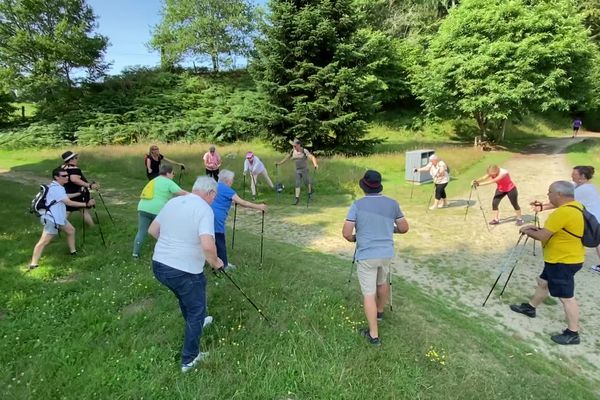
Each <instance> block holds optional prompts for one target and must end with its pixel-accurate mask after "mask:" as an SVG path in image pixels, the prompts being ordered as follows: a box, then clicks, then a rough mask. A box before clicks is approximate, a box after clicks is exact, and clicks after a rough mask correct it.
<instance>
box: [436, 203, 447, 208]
mask: <svg viewBox="0 0 600 400" xmlns="http://www.w3.org/2000/svg"><path fill="white" fill-rule="evenodd" d="M437 208H448V204H442V205H440V206H437Z"/></svg>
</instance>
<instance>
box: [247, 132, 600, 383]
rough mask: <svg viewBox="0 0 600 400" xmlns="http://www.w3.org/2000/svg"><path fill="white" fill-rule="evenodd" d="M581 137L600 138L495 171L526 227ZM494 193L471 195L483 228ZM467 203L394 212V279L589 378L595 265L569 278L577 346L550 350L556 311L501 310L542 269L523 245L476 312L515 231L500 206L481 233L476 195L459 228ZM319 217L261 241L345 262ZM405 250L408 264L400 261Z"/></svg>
mask: <svg viewBox="0 0 600 400" xmlns="http://www.w3.org/2000/svg"><path fill="white" fill-rule="evenodd" d="M588 137H595V138H598V137H600V135H599V134H593V133H592V134H586V135H582V136H581V137H578V138H577V139H571V138H557V139H544V140H542V141H540V142H538V143H536V144H534V145H532V146H530V147H528V148H527V149H526V151H525V152H523V153H522V154H517V155H515V156H513V157H512V158H511V159H509V160H508V161H507V162H506V163H505V164H503V165H502V167H503V168H506V169H507V170H508V171H509V172H510V174H511V177H512V178H513V180H514V181H515V183H516V184H517V187H518V190H519V203H520V205H521V208H522V210H523V213H524V218H525V220H526V221H527V222H529V223H531V222H532V221H533V213H531V212H530V211H529V207H528V203H529V202H530V201H532V200H534V199H541V200H545V199H547V196H546V193H547V189H548V185H549V184H550V183H552V182H553V181H556V180H570V173H571V166H570V165H569V164H568V162H567V160H566V157H565V155H564V154H563V153H564V151H565V149H566V148H567V147H568V146H569V145H571V144H573V143H574V142H579V141H582V140H585V139H586V138H588ZM484 172H485V171H482V173H481V175H483V174H484ZM451 184H452V183H451ZM494 190H495V185H489V186H484V187H481V188H479V189H478V192H479V195H480V197H481V202H482V205H483V209H484V211H485V213H486V218H487V219H488V220H489V219H490V213H491V199H492V196H493V193H494ZM468 197H469V192H468V191H467V192H465V193H463V195H462V196H460V198H458V199H450V200H451V207H450V208H447V209H443V210H435V211H428V212H426V210H425V207H424V205H423V204H410V203H406V204H401V207H402V209H403V211H404V212H405V214H406V215H407V219H408V220H409V223H410V227H411V231H410V233H409V234H408V235H406V236H402V237H399V238H398V239H397V240H396V244H397V248H398V249H399V251H398V252H397V253H398V254H397V257H396V261H395V263H394V264H395V274H396V275H398V276H399V277H400V278H401V279H406V280H407V281H410V282H413V283H415V284H417V285H419V286H420V287H422V288H424V289H425V291H426V292H428V293H431V295H432V296H436V297H439V296H443V298H445V299H446V300H447V303H448V304H450V305H452V306H454V307H456V308H460V309H461V310H464V309H465V306H466V309H467V311H466V312H467V313H469V315H471V316H472V317H481V316H486V317H487V320H489V321H491V324H492V325H493V326H494V327H496V328H498V329H499V330H502V331H508V332H509V333H510V334H511V335H512V336H513V337H515V338H517V339H520V340H524V341H527V342H528V343H530V344H531V345H532V346H533V347H534V349H535V353H533V354H532V356H536V354H537V353H540V354H546V355H550V356H552V357H553V358H556V357H559V358H561V359H563V360H564V361H566V362H567V363H568V364H570V365H571V367H572V368H575V369H580V368H581V370H582V372H583V373H586V374H588V375H589V376H593V374H594V372H595V371H597V368H598V366H600V352H599V351H598V349H599V348H600V337H599V336H598V335H597V334H596V332H599V331H600V310H598V307H597V304H598V303H599V302H600V293H599V292H600V291H598V290H597V287H598V286H599V285H600V275H597V274H595V273H592V272H590V271H589V266H591V265H593V264H594V263H597V261H598V260H597V256H596V254H595V252H593V251H591V250H588V257H587V261H586V263H585V264H584V269H582V270H581V271H580V272H579V273H578V274H577V276H576V294H577V299H578V301H579V303H580V306H581V323H580V326H581V334H582V343H581V345H579V346H566V347H565V346H558V345H555V344H554V343H553V342H551V341H550V339H549V335H551V334H554V333H557V332H559V331H561V330H562V329H564V327H565V325H566V324H565V321H564V313H563V310H562V306H561V305H560V304H559V303H556V304H551V305H546V304H544V305H542V306H541V307H540V309H539V310H538V317H537V318H534V319H530V318H527V317H525V316H522V315H518V314H515V313H514V312H512V311H510V309H509V307H508V305H509V304H511V303H516V302H523V301H528V300H529V298H530V297H531V295H532V294H533V290H534V288H535V284H536V277H537V276H538V275H539V273H540V272H541V269H542V267H543V258H542V257H541V251H540V248H539V245H538V246H537V248H536V254H537V255H536V256H533V254H532V252H533V247H532V246H531V242H529V243H528V245H527V248H526V249H524V251H523V254H522V256H521V257H520V258H519V260H520V261H519V263H518V265H517V268H516V270H515V273H514V275H513V277H512V278H511V281H510V284H509V286H508V287H507V291H506V293H505V294H504V296H503V298H500V297H499V292H500V290H501V288H502V285H503V284H504V280H505V278H506V277H507V276H508V272H506V273H505V274H504V275H503V278H502V279H501V280H500V282H499V286H498V287H497V290H496V291H495V292H494V293H493V294H492V296H491V297H490V300H489V301H488V303H487V305H486V307H485V308H482V307H481V304H482V302H483V300H484V298H485V296H486V295H487V293H488V291H489V290H490V288H491V285H492V283H493V282H494V280H495V279H496V277H497V276H498V273H499V271H500V267H501V266H502V264H503V262H505V261H506V258H507V255H508V253H509V252H510V250H511V248H512V247H513V246H514V245H515V243H516V241H517V239H518V227H517V226H516V225H515V222H514V211H513V210H512V207H511V206H510V203H509V201H508V199H504V200H503V201H502V203H501V205H500V219H501V221H503V223H502V224H500V225H498V226H496V227H493V228H491V232H489V233H488V231H487V228H486V225H485V224H484V220H483V216H482V213H481V210H480V207H479V202H478V201H477V200H478V199H477V195H476V193H473V197H472V199H473V200H475V202H474V204H473V202H472V205H471V207H470V209H469V212H468V216H467V219H466V221H465V205H466V203H467V199H468ZM286 200H287V199H286ZM314 212H315V211H312V213H314ZM320 213H321V215H319V217H320V218H322V219H321V220H322V221H323V223H322V224H319V225H318V226H316V225H314V224H305V225H303V224H302V219H301V218H299V217H287V218H286V219H284V220H283V221H279V222H281V223H271V224H267V226H266V231H265V235H266V237H267V238H272V239H275V240H278V241H281V240H283V241H286V242H289V243H293V244H295V245H301V246H306V247H309V248H312V249H315V250H318V251H321V252H326V253H330V254H335V255H338V256H341V257H344V258H346V259H351V257H352V251H353V247H352V246H351V245H349V244H348V243H347V242H345V241H344V240H343V239H342V238H341V235H340V234H339V233H338V232H339V231H340V229H341V224H342V221H343V217H341V219H340V218H339V215H338V214H339V212H338V213H337V214H336V216H335V217H332V216H331V214H332V212H331V210H321V211H320ZM333 214H335V213H333ZM546 217H547V215H546V213H543V214H540V220H541V222H542V224H543V222H544V220H545V219H546ZM255 218H256V217H253V216H251V214H250V213H248V212H244V211H242V212H241V213H240V210H238V227H239V228H240V229H244V230H248V231H250V232H254V233H257V234H258V233H259V230H258V227H257V224H256V223H255ZM273 218H276V217H273ZM505 219H507V220H505ZM286 222H291V223H286ZM327 227H329V229H328V228H327ZM334 232H335V233H334ZM407 250H408V252H409V253H410V255H409V256H407V255H406V253H407ZM394 297H395V298H396V301H397V302H398V304H399V303H400V302H401V298H402V294H400V293H396V294H395V295H394ZM399 309H400V308H399ZM590 367H592V368H590Z"/></svg>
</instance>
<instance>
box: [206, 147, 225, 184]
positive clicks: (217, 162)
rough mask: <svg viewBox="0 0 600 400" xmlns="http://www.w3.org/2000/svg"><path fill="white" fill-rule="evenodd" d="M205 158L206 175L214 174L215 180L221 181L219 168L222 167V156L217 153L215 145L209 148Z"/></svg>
mask: <svg viewBox="0 0 600 400" xmlns="http://www.w3.org/2000/svg"><path fill="white" fill-rule="evenodd" d="M202 159H203V160H204V168H205V169H206V175H208V176H212V177H213V178H214V180H215V181H217V182H218V181H219V168H220V167H221V156H220V155H219V153H217V149H216V148H215V146H214V145H211V146H210V147H209V148H208V152H206V153H205V154H204V157H202Z"/></svg>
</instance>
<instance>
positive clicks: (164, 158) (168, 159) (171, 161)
mask: <svg viewBox="0 0 600 400" xmlns="http://www.w3.org/2000/svg"><path fill="white" fill-rule="evenodd" d="M163 160H165V161H166V162H168V163H171V164H177V165H179V166H181V167H185V165H183V163H180V162H177V161H175V160H171V159H170V158H167V157H165V156H163Z"/></svg>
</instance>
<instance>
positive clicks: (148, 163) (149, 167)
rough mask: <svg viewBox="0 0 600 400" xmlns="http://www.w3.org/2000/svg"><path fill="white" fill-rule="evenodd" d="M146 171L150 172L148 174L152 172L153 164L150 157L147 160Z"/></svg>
mask: <svg viewBox="0 0 600 400" xmlns="http://www.w3.org/2000/svg"><path fill="white" fill-rule="evenodd" d="M146 171H148V173H151V172H152V166H151V162H150V157H147V158H146Z"/></svg>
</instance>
